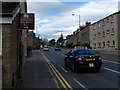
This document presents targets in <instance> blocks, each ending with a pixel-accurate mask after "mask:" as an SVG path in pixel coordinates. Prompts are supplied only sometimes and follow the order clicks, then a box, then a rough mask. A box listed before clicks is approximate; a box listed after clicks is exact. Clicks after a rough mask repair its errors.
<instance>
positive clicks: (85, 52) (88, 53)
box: [75, 50, 97, 55]
mask: <svg viewBox="0 0 120 90" xmlns="http://www.w3.org/2000/svg"><path fill="white" fill-rule="evenodd" d="M75 53H76V55H95V54H97V53H96V52H95V51H93V50H76V51H75Z"/></svg>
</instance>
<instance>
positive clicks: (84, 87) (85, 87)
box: [73, 78, 88, 90]
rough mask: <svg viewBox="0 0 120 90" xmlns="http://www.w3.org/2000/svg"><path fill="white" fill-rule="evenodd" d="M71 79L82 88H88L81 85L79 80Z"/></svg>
mask: <svg viewBox="0 0 120 90" xmlns="http://www.w3.org/2000/svg"><path fill="white" fill-rule="evenodd" d="M73 80H74V81H75V82H76V83H77V84H79V85H80V86H81V87H82V88H84V89H85V90H88V89H87V88H86V87H85V86H84V85H82V84H81V83H80V82H79V81H77V80H76V79H75V78H73Z"/></svg>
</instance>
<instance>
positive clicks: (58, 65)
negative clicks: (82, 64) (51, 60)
mask: <svg viewBox="0 0 120 90" xmlns="http://www.w3.org/2000/svg"><path fill="white" fill-rule="evenodd" d="M58 66H59V67H60V68H61V69H62V70H63V71H64V72H66V73H67V70H65V69H64V68H63V67H62V66H60V65H58Z"/></svg>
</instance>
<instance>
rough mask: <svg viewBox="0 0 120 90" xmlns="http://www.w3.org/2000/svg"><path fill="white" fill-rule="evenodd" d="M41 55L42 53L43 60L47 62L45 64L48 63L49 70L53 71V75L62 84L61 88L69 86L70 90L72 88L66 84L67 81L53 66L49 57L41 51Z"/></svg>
mask: <svg viewBox="0 0 120 90" xmlns="http://www.w3.org/2000/svg"><path fill="white" fill-rule="evenodd" d="M42 55H43V57H44V59H45V61H46V62H47V64H48V65H49V67H50V68H51V70H52V71H53V72H54V74H55V76H56V77H57V78H58V80H59V81H60V83H61V85H62V86H63V88H65V89H67V88H69V89H70V90H73V88H72V87H71V86H70V85H69V84H68V82H67V81H66V80H65V79H64V77H63V76H62V75H61V74H60V73H59V71H58V70H57V69H56V68H55V67H54V66H53V64H52V63H51V62H50V61H49V59H48V58H47V57H46V56H45V55H44V54H43V53H42Z"/></svg>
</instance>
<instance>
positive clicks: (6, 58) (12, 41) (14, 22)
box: [0, 2, 27, 88]
mask: <svg viewBox="0 0 120 90" xmlns="http://www.w3.org/2000/svg"><path fill="white" fill-rule="evenodd" d="M24 3H25V2H21V3H20V2H2V13H1V14H2V17H1V18H2V22H0V23H1V24H2V35H1V36H2V88H13V87H14V86H15V85H16V82H17V80H18V79H19V78H20V77H21V76H22V72H23V66H24V62H25V61H24V60H25V58H24V57H25V54H24V53H25V52H26V51H25V49H24V48H25V46H24V45H23V43H24V40H23V39H24V38H23V37H24V36H23V35H24V34H25V32H23V31H22V30H20V29H19V13H21V11H22V12H26V11H23V10H22V8H27V7H26V6H25V4H24ZM22 5H24V7H23V6H22Z"/></svg>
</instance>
